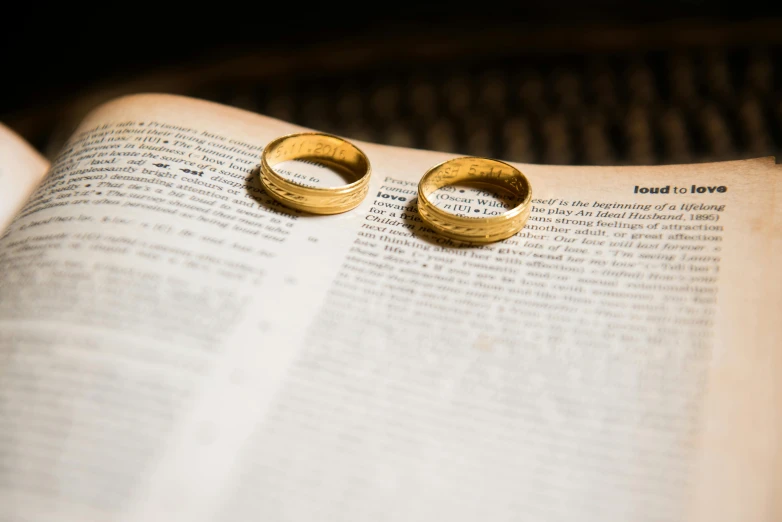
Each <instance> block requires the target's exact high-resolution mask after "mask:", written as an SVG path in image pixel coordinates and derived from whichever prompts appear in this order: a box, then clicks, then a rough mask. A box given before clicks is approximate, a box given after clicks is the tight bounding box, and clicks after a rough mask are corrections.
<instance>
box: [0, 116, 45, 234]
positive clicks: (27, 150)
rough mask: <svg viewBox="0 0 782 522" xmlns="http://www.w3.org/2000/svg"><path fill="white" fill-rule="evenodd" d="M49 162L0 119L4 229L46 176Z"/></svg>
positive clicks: (1, 220)
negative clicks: (0, 121)
mask: <svg viewBox="0 0 782 522" xmlns="http://www.w3.org/2000/svg"><path fill="white" fill-rule="evenodd" d="M48 168H49V162H48V161H46V159H45V158H44V157H43V156H41V155H40V154H38V152H36V151H35V150H34V149H33V148H32V147H31V146H30V145H29V144H28V143H27V142H26V141H24V140H23V139H22V138H21V137H19V135H17V134H16V133H15V132H14V131H12V130H11V129H9V128H8V127H6V126H5V125H3V124H2V123H0V232H2V231H3V230H4V229H5V227H6V226H7V225H8V223H10V222H11V219H13V217H14V215H15V214H16V211H17V210H19V209H20V208H21V207H22V205H24V202H25V201H26V200H27V197H28V196H29V195H30V194H31V193H32V192H33V190H35V187H36V186H37V185H38V183H39V182H40V181H41V179H43V177H44V175H45V174H46V171H47V169H48Z"/></svg>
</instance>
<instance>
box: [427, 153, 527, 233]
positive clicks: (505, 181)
mask: <svg viewBox="0 0 782 522" xmlns="http://www.w3.org/2000/svg"><path fill="white" fill-rule="evenodd" d="M455 183H469V184H476V185H483V186H487V187H490V188H493V189H500V190H502V191H504V192H508V193H510V194H512V195H513V196H514V197H515V198H517V200H518V201H520V203H519V204H518V205H516V206H515V207H513V208H512V209H510V210H508V211H506V212H504V213H502V214H500V215H497V216H491V217H480V218H474V217H462V216H457V215H455V214H452V213H450V212H446V211H444V210H442V209H440V208H438V207H436V206H435V205H434V204H433V203H432V202H431V201H429V198H428V196H429V195H430V194H432V193H433V192H435V191H436V190H437V189H439V188H442V187H445V186H447V185H453V184H455ZM531 201H532V187H531V186H530V184H529V181H527V178H526V177H525V176H524V174H522V173H521V171H519V170H518V169H517V168H515V167H512V166H511V165H508V164H507V163H504V162H502V161H497V160H493V159H487V158H473V157H464V158H455V159H451V160H448V161H445V162H443V163H440V164H439V165H435V166H434V167H432V168H431V169H429V170H428V171H427V172H426V174H424V177H423V178H421V181H419V182H418V213H419V214H420V215H421V218H423V219H424V221H426V223H427V224H428V225H429V226H431V227H432V228H433V229H434V230H435V231H436V232H438V233H440V234H442V235H444V236H446V237H449V238H451V239H457V240H459V241H466V242H469V243H477V244H486V243H493V242H495V241H500V240H503V239H507V238H509V237H511V236H512V235H514V234H515V233H516V232H518V231H519V230H521V229H522V228H524V224H525V223H526V222H527V218H528V217H529V213H530V209H531V208H532V205H531V203H530V202H531Z"/></svg>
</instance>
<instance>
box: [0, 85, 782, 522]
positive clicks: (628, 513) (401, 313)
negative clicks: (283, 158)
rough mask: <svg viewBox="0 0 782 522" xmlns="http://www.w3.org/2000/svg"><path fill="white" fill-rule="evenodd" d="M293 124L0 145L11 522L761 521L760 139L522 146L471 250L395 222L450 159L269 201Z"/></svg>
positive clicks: (395, 160)
mask: <svg viewBox="0 0 782 522" xmlns="http://www.w3.org/2000/svg"><path fill="white" fill-rule="evenodd" d="M298 130H300V129H299V128H298V127H295V126H293V125H290V124H288V123H284V122H281V121H276V120H272V119H269V118H265V117H262V116H259V115H256V114H251V113H248V112H244V111H240V110H237V109H232V108H227V107H223V106H220V105H215V104H212V103H207V102H203V101H198V100H192V99H187V98H181V97H174V96H165V95H142V96H133V97H127V98H122V99H119V100H116V101H113V102H111V103H108V104H106V105H104V106H102V107H100V108H99V109H97V110H96V111H94V112H93V113H92V114H91V115H90V116H89V117H87V118H86V120H85V121H84V122H83V123H82V125H81V126H80V127H79V128H78V129H77V130H76V132H75V133H74V134H73V136H72V137H71V139H70V140H69V142H68V143H67V145H66V146H65V148H64V150H63V151H62V153H61V154H60V155H59V156H58V157H57V158H56V159H55V160H54V162H53V164H52V165H51V168H50V169H49V171H48V174H47V175H46V176H45V177H43V176H42V174H43V173H44V171H45V170H46V166H45V162H44V161H43V160H42V159H41V158H37V157H36V156H35V155H34V153H33V152H32V151H31V149H29V147H27V146H26V145H24V144H23V143H22V142H21V141H19V140H17V139H15V138H12V137H10V136H11V135H10V134H8V133H4V134H3V138H2V141H0V143H2V148H0V150H1V151H2V165H0V187H2V189H1V190H2V197H3V198H4V199H2V201H1V202H0V205H1V206H2V208H1V209H2V210H3V211H7V214H8V221H9V223H8V224H7V227H6V228H5V231H4V233H3V235H2V236H1V239H0V521H3V522H10V521H44V520H46V521H66V520H67V521H79V522H84V521H104V520H110V521H123V522H130V521H145V522H147V521H161V522H172V521H180V520H182V521H217V520H219V521H225V520H231V521H238V520H268V521H281V520H286V521H287V520H291V521H307V522H311V521H315V520H328V521H332V520H333V521H362V522H364V521H369V520H375V521H377V520H389V521H392V520H393V521H427V522H430V521H433V520H443V521H446V520H447V521H451V522H453V521H457V520H465V521H478V520H482V521H504V520H524V521H527V520H529V521H532V520H536V521H537V520H541V521H542V520H545V521H578V522H583V521H600V522H606V521H682V520H687V521H698V522H717V521H731V522H735V521H742V522H749V521H779V520H782V452H780V449H781V447H780V446H781V443H782V413H780V412H782V335H781V334H782V323H781V322H780V315H779V314H780V310H782V277H781V276H780V271H779V266H780V265H779V263H780V235H781V231H782V224H781V222H780V197H781V196H780V192H781V189H782V185H780V174H781V170H780V167H778V166H777V165H775V162H774V160H773V158H761V159H756V160H749V161H737V162H728V163H712V164H695V165H677V166H660V167H583V168H582V167H554V166H542V165H516V166H517V167H518V168H519V169H520V170H521V171H522V172H524V174H525V175H526V176H527V177H528V178H529V180H530V182H531V184H532V187H533V193H534V196H533V211H532V214H531V217H530V219H529V221H528V223H527V225H526V227H525V228H524V229H523V230H522V231H521V232H520V233H519V234H518V235H516V236H514V237H512V238H510V239H508V240H506V241H503V242H500V243H496V244H492V245H488V246H483V247H467V246H461V245H458V244H456V243H454V242H452V241H450V240H447V239H444V238H442V237H440V236H437V235H435V234H433V233H432V232H431V231H430V230H429V229H428V228H427V227H426V226H425V225H424V223H423V222H422V221H421V220H420V218H419V217H418V216H417V213H416V206H415V194H416V186H417V183H418V180H419V179H420V177H421V176H422V175H423V173H424V172H425V171H426V170H427V169H428V168H429V167H430V166H432V165H433V164H435V163H438V162H440V161H443V160H445V159H447V158H449V157H451V156H450V155H448V154H442V153H434V152H426V151H420V150H407V149H399V148H393V147H387V146H380V145H375V144H370V143H359V142H357V144H358V146H359V147H361V148H362V150H364V152H366V154H367V155H368V156H369V159H370V161H371V163H372V180H371V189H370V192H369V196H368V197H367V199H366V200H365V201H364V202H363V203H362V204H361V206H360V207H358V208H357V209H356V210H354V211H351V212H348V213H345V214H341V215H336V216H310V215H305V214H302V213H297V212H293V211H288V210H287V209H285V208H284V207H282V206H280V205H279V204H277V203H276V202H274V201H273V200H272V199H270V198H269V197H268V196H267V195H266V194H265V193H264V192H263V190H262V188H261V187H260V185H259V182H258V171H257V165H258V163H259V154H260V152H261V150H262V148H263V146H264V144H265V143H267V142H269V141H270V140H272V139H273V138H275V137H277V136H280V135H282V134H287V133H290V132H295V131H298ZM293 174H296V172H294V173H293ZM42 177H43V180H42V181H40V183H39V180H40V179H41V178H42ZM36 185H37V188H36V189H35V190H34V191H33V190H32V189H33V187H34V186H36ZM12 188H13V191H12ZM459 194H462V193H459ZM452 196H453V199H452V201H453V202H454V203H459V204H465V205H474V206H475V208H481V205H483V208H491V207H492V204H491V202H488V203H484V202H481V201H478V198H476V197H473V196H474V195H458V194H452ZM444 201H449V200H448V199H447V198H444Z"/></svg>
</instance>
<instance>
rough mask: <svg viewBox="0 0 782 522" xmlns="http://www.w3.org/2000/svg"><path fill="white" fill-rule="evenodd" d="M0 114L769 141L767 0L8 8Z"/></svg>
mask: <svg viewBox="0 0 782 522" xmlns="http://www.w3.org/2000/svg"><path fill="white" fill-rule="evenodd" d="M10 13H11V14H10V15H9V17H8V23H5V24H4V25H5V26H7V27H6V29H5V32H4V33H3V34H2V46H3V56H4V63H3V66H2V67H3V75H2V77H3V79H4V81H3V82H2V83H3V87H2V96H0V121H3V122H4V123H6V124H8V125H9V126H11V127H12V128H14V129H15V130H17V131H18V132H20V134H22V135H23V136H24V137H25V138H27V139H28V140H30V141H31V142H32V143H33V144H34V145H35V146H36V147H38V148H39V149H40V150H41V151H42V152H44V153H45V154H46V155H48V156H50V157H52V156H54V155H55V154H56V152H57V151H58V150H59V148H60V147H61V145H62V143H63V141H64V140H65V139H67V136H68V135H69V133H70V132H71V131H72V130H73V128H74V127H75V125H77V124H78V121H79V120H80V119H81V118H82V117H83V116H84V114H85V113H86V112H87V111H88V110H89V109H90V108H92V107H94V106H95V105H97V104H99V103H101V102H103V101H105V100H107V99H110V98H113V97H115V96H118V95H121V94H126V93H132V92H149V91H154V92H171V93H177V94H184V95H189V96H196V97H200V98H206V99H210V100H214V101H218V102H221V103H225V104H229V105H235V106H238V107H242V108H245V109H248V110H252V111H256V112H260V113H263V114H268V115H271V116H275V117H279V118H281V119H286V120H288V121H292V122H295V123H299V124H302V125H306V126H310V127H313V128H317V129H319V130H324V131H330V132H335V133H339V134H343V135H347V136H350V137H355V138H358V139H366V140H370V141H376V142H381V143H390V144H397V145H405V146H412V147H419V148H429V149H438V150H446V151H451V152H459V153H466V154H478V155H486V156H493V157H499V158H502V159H508V160H519V161H531V162H539V163H558V164H639V163H675V162H689V161H711V160H721V159H734V158H743V157H753V156H760V155H778V154H779V152H780V150H782V96H781V95H780V93H781V92H782V88H781V86H782V72H780V67H781V66H782V23H780V22H781V21H782V9H780V7H778V6H764V5H763V4H762V3H761V2H754V1H744V2H729V3H714V2H704V1H689V2H684V1H677V2H668V1H658V2H635V3H628V2H617V1H606V0H601V1H594V2H574V1H547V2H541V3H538V2H536V3H532V2H515V3H513V4H512V5H505V4H504V3H500V2H475V3H471V4H468V3H465V2H450V3H445V2H423V3H420V2H418V3H416V2H404V1H403V2H394V3H377V2H376V3H370V4H365V5H363V6H362V7H361V8H359V7H358V6H355V7H351V6H350V4H335V3H331V4H328V5H325V4H324V5H321V6H312V5H307V4H299V3H294V2H289V3H283V4H278V5H267V4H257V5H252V4H239V3H231V2H213V3H209V4H202V5H197V4H188V5H184V4H182V5H179V6H174V5H169V4H163V3H157V4H155V3H149V4H144V3H141V4H133V5H132V6H131V5H128V4H125V5H113V4H112V5H103V6H97V7H92V6H86V5H85V6H78V5H76V6H74V5H62V4H59V5H41V4H33V3H29V4H16V5H15V6H14V10H13V11H11V12H10Z"/></svg>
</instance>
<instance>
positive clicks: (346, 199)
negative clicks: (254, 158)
mask: <svg viewBox="0 0 782 522" xmlns="http://www.w3.org/2000/svg"><path fill="white" fill-rule="evenodd" d="M288 160H305V161H312V162H315V163H319V164H321V165H326V166H328V167H331V168H332V169H335V170H337V171H339V172H340V173H343V174H347V175H348V176H349V177H350V178H354V179H355V181H353V182H352V183H349V184H348V185H344V186H341V187H326V188H320V187H309V186H306V185H302V184H300V183H297V182H295V181H291V180H289V179H286V178H284V177H282V176H281V175H280V174H278V173H277V172H275V171H274V168H273V167H274V166H275V165H277V164H278V163H282V162H283V161H288ZM369 175H370V166H369V159H368V158H367V156H366V154H364V153H363V152H361V150H359V149H358V147H356V146H355V145H353V144H352V143H350V142H348V141H346V140H344V139H342V138H339V137H337V136H332V135H331V134H323V133H320V132H304V133H299V134H289V135H287V136H280V137H279V138H277V139H275V140H273V141H272V142H270V143H269V144H268V145H266V147H265V148H264V149H263V152H262V153H261V173H260V176H261V184H262V185H263V188H265V189H266V192H268V194H269V195H270V196H271V197H273V198H274V199H276V200H277V201H279V202H280V203H282V204H283V205H286V206H288V207H291V208H295V209H298V210H303V211H305V212H311V213H313V214H339V213H340V212H347V211H348V210H352V209H354V208H356V207H357V206H358V205H359V204H360V203H361V201H362V200H363V199H364V198H365V197H366V195H367V192H368V191H369Z"/></svg>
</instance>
